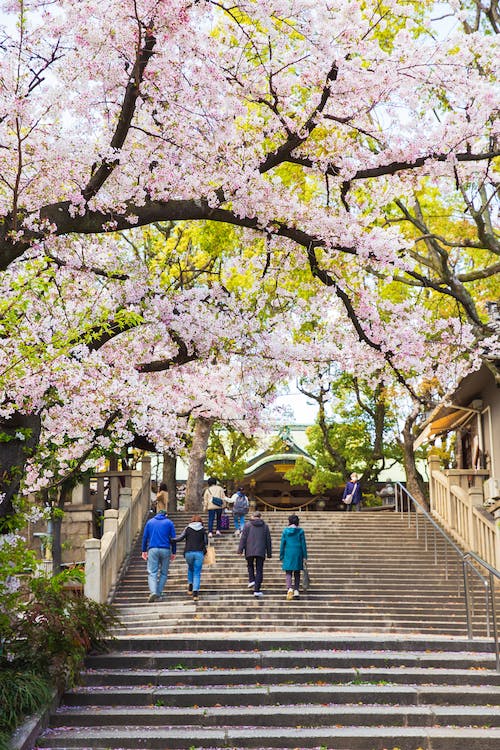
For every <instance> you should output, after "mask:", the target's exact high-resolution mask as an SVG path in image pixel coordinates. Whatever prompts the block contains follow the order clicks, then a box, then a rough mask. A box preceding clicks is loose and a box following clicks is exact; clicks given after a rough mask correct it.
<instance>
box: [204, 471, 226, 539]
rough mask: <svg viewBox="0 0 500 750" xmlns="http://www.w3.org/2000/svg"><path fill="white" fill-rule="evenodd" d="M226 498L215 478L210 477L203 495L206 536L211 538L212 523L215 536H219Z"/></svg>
mask: <svg viewBox="0 0 500 750" xmlns="http://www.w3.org/2000/svg"><path fill="white" fill-rule="evenodd" d="M226 503H227V497H226V493H225V492H224V488H223V487H221V486H220V484H219V483H218V481H217V479H215V477H210V479H209V480H208V482H207V488H206V490H205V492H204V493H203V510H208V536H209V537H211V536H213V530H214V521H215V520H217V523H216V529H217V531H216V534H217V536H220V525H221V517H222V511H223V510H224V508H225V507H226Z"/></svg>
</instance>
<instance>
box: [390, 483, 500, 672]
mask: <svg viewBox="0 0 500 750" xmlns="http://www.w3.org/2000/svg"><path fill="white" fill-rule="evenodd" d="M404 495H406V498H407V514H408V527H411V505H413V506H415V514H414V515H415V531H416V536H417V539H419V516H423V517H424V519H425V520H426V521H427V522H428V523H430V524H431V526H432V527H433V529H434V564H435V565H437V563H438V560H437V545H436V532H438V533H439V534H440V535H441V537H443V539H444V540H445V542H446V544H445V548H444V549H445V577H446V579H448V548H449V547H450V548H451V549H452V551H453V552H455V554H456V555H457V556H458V557H459V559H460V560H461V563H462V574H463V580H464V604H465V616H466V621H467V637H468V638H469V640H472V639H473V632H472V617H471V603H472V597H471V596H470V592H469V576H468V573H469V572H472V573H473V574H474V575H476V576H477V577H478V578H479V579H480V582H481V584H482V586H483V587H484V590H485V603H486V631H487V637H490V635H491V628H490V607H491V624H492V630H493V638H494V643H495V657H496V668H497V670H498V671H500V651H499V643H498V632H497V617H496V608H495V582H494V578H495V577H496V578H498V579H500V571H498V570H497V569H496V568H494V567H493V566H491V565H490V564H489V563H487V562H486V560H483V559H482V557H479V555H477V554H476V553H475V552H464V551H463V550H462V549H460V547H459V546H458V545H457V544H456V543H455V542H454V541H453V539H452V538H451V537H450V535H449V534H447V533H446V531H445V530H444V529H443V528H442V527H441V526H440V525H439V524H438V523H437V521H436V520H435V519H434V518H433V517H432V516H431V514H430V513H429V511H428V510H427V508H426V507H425V506H424V505H422V503H419V502H418V500H416V499H415V498H414V497H413V495H412V494H411V493H410V492H408V490H407V489H406V487H404V486H403V485H402V484H400V482H395V511H396V513H399V512H400V513H401V514H402V515H403V514H404V505H403V496H404ZM424 532H425V550H426V552H427V551H428V540H427V526H426V525H425V524H424ZM477 565H480V566H482V567H483V568H484V569H485V570H487V571H488V578H487V577H486V576H484V575H483V574H482V573H481V572H480V571H479V570H478V569H477ZM459 594H460V590H459Z"/></svg>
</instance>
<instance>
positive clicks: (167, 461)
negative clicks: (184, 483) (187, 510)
mask: <svg viewBox="0 0 500 750" xmlns="http://www.w3.org/2000/svg"><path fill="white" fill-rule="evenodd" d="M176 469H177V456H176V455H175V454H173V453H166V452H165V453H164V454H163V473H162V482H165V484H166V485H167V493H168V508H167V512H168V513H172V512H173V511H175V510H177V483H176V481H175V475H176Z"/></svg>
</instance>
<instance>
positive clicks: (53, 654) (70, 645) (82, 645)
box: [9, 570, 118, 684]
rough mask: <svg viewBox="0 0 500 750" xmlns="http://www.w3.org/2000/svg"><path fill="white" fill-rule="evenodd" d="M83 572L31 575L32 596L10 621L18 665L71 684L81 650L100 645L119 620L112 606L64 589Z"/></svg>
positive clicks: (12, 657) (14, 659)
mask: <svg viewBox="0 0 500 750" xmlns="http://www.w3.org/2000/svg"><path fill="white" fill-rule="evenodd" d="M82 575H83V574H82V573H81V571H78V570H77V571H74V570H68V571H64V572H63V573H60V574H59V575H57V576H54V577H53V578H44V577H41V578H33V579H32V581H31V583H30V587H31V590H32V594H33V597H32V599H31V601H30V602H29V603H28V605H27V606H26V608H25V611H24V612H23V616H22V617H20V618H18V619H17V621H16V622H14V623H13V625H12V635H11V638H10V644H9V652H10V653H9V658H10V660H11V661H12V662H13V663H15V664H16V666H17V667H18V668H22V669H31V670H34V671H35V672H38V673H39V674H49V675H51V676H52V678H53V679H54V680H55V681H56V683H59V684H60V683H62V682H67V683H69V684H73V683H74V682H75V681H76V679H77V677H78V673H79V669H80V666H81V663H82V661H83V659H84V657H85V654H86V653H87V652H88V651H90V650H99V649H101V650H102V649H103V648H104V639H105V637H106V635H107V632H108V630H109V628H110V627H111V626H113V625H115V624H116V623H117V621H118V620H117V617H116V615H115V612H114V610H113V608H112V607H111V606H109V605H107V604H97V602H94V601H92V600H90V599H86V598H85V597H75V596H72V595H71V594H69V593H68V592H67V591H66V590H65V588H64V587H65V584H66V583H68V582H74V581H75V580H77V581H78V580H83V578H82Z"/></svg>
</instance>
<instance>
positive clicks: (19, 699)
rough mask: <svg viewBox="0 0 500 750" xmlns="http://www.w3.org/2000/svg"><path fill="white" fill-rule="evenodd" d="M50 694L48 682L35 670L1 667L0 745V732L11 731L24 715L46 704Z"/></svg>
mask: <svg viewBox="0 0 500 750" xmlns="http://www.w3.org/2000/svg"><path fill="white" fill-rule="evenodd" d="M51 695H52V688H51V686H50V684H49V682H48V681H47V680H46V679H45V678H44V677H41V676H40V675H39V674H37V673H36V672H31V671H30V672H20V671H19V670H17V669H2V671H1V672H0V747H2V746H5V747H7V746H8V742H7V740H6V741H5V745H3V744H2V743H3V739H2V737H1V734H5V736H6V737H8V734H9V733H10V732H12V731H13V730H14V729H15V728H16V726H17V725H18V724H19V722H20V720H21V719H22V718H23V717H24V716H29V715H30V714H33V713H35V712H36V711H38V710H39V709H40V708H41V707H42V706H44V705H47V703H48V701H49V700H50V697H51Z"/></svg>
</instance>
